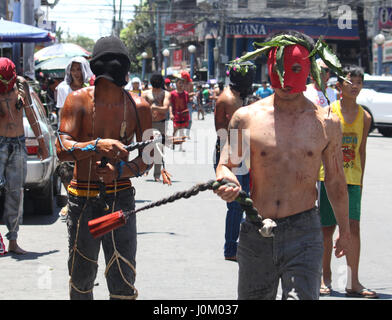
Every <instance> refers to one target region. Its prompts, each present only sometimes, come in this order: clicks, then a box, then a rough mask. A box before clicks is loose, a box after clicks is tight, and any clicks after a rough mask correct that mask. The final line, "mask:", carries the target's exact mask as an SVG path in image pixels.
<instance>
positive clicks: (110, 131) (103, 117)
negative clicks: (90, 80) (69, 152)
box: [60, 87, 146, 181]
mask: <svg viewBox="0 0 392 320" xmlns="http://www.w3.org/2000/svg"><path fill="white" fill-rule="evenodd" d="M124 94H125V93H124ZM71 95H73V97H72V100H70V101H69V102H70V103H71V104H72V106H73V107H72V109H68V110H67V112H71V113H72V115H71V116H70V115H68V116H67V119H69V120H70V121H67V122H65V123H64V124H63V123H62V124H61V128H60V131H61V132H64V133H68V134H69V135H71V136H72V137H73V139H75V141H78V142H86V141H90V140H95V139H97V138H101V139H116V140H120V141H121V137H120V131H121V127H122V126H123V125H122V123H123V121H124V120H125V122H126V128H125V137H126V140H127V141H124V140H123V143H124V144H129V143H131V141H132V138H133V136H134V135H135V134H136V131H137V130H139V129H138V128H137V125H138V124H137V121H136V114H135V109H134V107H133V106H132V103H131V101H130V99H129V98H128V97H125V102H126V105H125V118H124V99H119V101H118V102H117V103H113V104H102V103H100V101H99V99H98V100H97V101H96V103H95V108H94V87H88V88H84V89H80V90H77V91H74V92H73V93H71ZM132 98H133V99H134V101H135V103H136V106H137V107H138V106H140V105H142V100H143V101H144V103H146V102H145V100H144V99H141V98H140V97H138V96H135V95H132ZM64 110H66V109H63V111H64ZM76 146H77V145H76ZM101 158H102V155H99V154H97V155H95V156H93V157H90V158H86V159H82V160H78V161H77V162H76V166H75V171H74V179H77V180H79V181H87V180H90V181H97V180H98V176H97V174H96V172H95V171H96V161H100V160H101ZM123 160H127V159H123ZM90 165H91V168H90Z"/></svg>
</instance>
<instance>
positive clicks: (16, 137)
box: [0, 58, 49, 254]
mask: <svg viewBox="0 0 392 320" xmlns="http://www.w3.org/2000/svg"><path fill="white" fill-rule="evenodd" d="M23 112H25V114H26V117H27V120H28V122H29V124H30V126H31V129H32V130H33V132H34V135H35V136H36V139H37V141H38V156H39V157H40V159H41V160H44V159H46V158H47V157H48V156H49V150H48V146H47V145H46V143H45V140H44V134H45V133H44V132H43V131H42V130H41V127H40V124H39V121H38V118H37V114H36V113H35V110H34V106H33V101H32V99H31V96H30V89H29V86H28V84H27V81H26V80H25V79H24V78H23V77H20V76H17V74H16V69H15V64H14V63H13V62H12V61H11V60H10V59H8V58H0V192H3V193H4V212H3V220H4V223H5V225H6V226H7V229H8V233H7V234H6V235H5V237H6V238H7V239H8V241H9V244H8V251H9V252H13V253H16V254H25V253H27V252H26V251H25V250H23V249H22V248H21V247H19V245H18V243H17V239H18V232H19V226H20V224H21V223H22V219H23V194H24V190H23V187H24V184H25V179H26V174H27V153H26V146H25V136H24V126H23Z"/></svg>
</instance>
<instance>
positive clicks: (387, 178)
mask: <svg viewBox="0 0 392 320" xmlns="http://www.w3.org/2000/svg"><path fill="white" fill-rule="evenodd" d="M193 116H194V118H193V119H194V121H193V129H194V131H193V132H192V135H191V138H192V139H191V140H190V141H188V142H187V143H186V144H185V150H186V152H180V151H174V152H173V151H172V150H169V149H166V150H165V151H166V163H167V169H168V171H169V172H170V173H171V174H172V175H173V178H172V179H173V185H172V186H170V187H169V186H167V185H163V184H162V183H156V182H153V180H152V175H151V174H150V176H148V177H141V178H138V179H134V181H133V183H134V185H135V187H136V190H137V191H136V207H137V208H139V207H140V206H143V205H145V204H148V203H150V202H151V201H155V200H158V199H161V198H163V197H165V196H168V195H171V194H172V193H174V192H177V191H180V190H185V189H188V188H190V187H191V186H193V185H194V184H196V183H200V182H205V181H207V180H209V179H213V178H214V170H213V167H212V150H213V147H214V144H215V133H214V125H213V116H212V114H208V115H207V116H206V120H204V121H201V120H200V121H198V120H197V116H196V114H194V115H193ZM169 130H171V128H170V127H169ZM391 163H392V139H389V138H384V137H382V136H381V135H379V134H378V133H374V134H372V135H371V136H370V137H369V140H368V147H367V163H366V175H365V179H364V183H365V187H364V192H363V201H362V208H363V209H362V220H361V234H362V249H361V262H360V280H361V282H362V283H363V285H365V286H366V287H369V288H371V289H374V290H376V291H377V292H378V293H379V294H380V299H391V298H392V274H391V273H390V272H389V271H390V264H391V261H392V251H391V250H390V243H391V232H390V229H389V228H390V226H391V225H392V224H391V222H392V216H391V214H390V213H391V208H392V197H391V196H390V195H391V190H392V179H391V177H392V167H391V165H390V164H391ZM55 212H56V213H55V215H53V216H49V217H48V216H39V215H38V214H37V213H31V214H26V215H25V217H24V223H23V225H21V227H20V232H19V244H20V245H21V247H22V248H24V249H25V250H27V251H29V253H28V254H26V255H23V256H17V255H12V254H7V255H6V256H2V257H0V266H1V272H0V276H1V280H0V288H1V289H0V300H67V299H68V271H67V258H68V240H67V229H66V224H65V223H64V222H63V221H61V220H60V219H59V217H58V212H59V208H56V210H55ZM225 212H226V206H225V203H224V202H223V201H221V200H220V199H219V198H218V197H216V196H215V195H214V194H213V193H212V192H211V191H205V192H202V193H200V194H199V195H197V196H195V197H192V198H190V199H187V200H179V201H177V202H174V203H170V204H167V205H165V206H163V207H160V208H154V209H151V210H148V211H143V212H140V213H139V214H138V217H137V227H138V249H137V257H136V259H137V265H136V269H137V276H136V283H135V286H136V288H137V289H138V291H139V298H138V299H139V300H232V299H233V300H234V299H236V297H237V293H236V291H237V289H236V287H237V272H238V265H237V263H235V262H228V261H225V260H224V258H223V244H224V226H225ZM0 232H1V233H2V234H3V235H4V234H5V233H6V232H7V230H6V228H5V226H4V225H0ZM5 242H6V243H7V240H5ZM388 248H389V249H388ZM345 266H346V264H345V260H344V259H336V258H334V259H333V283H332V285H333V289H334V292H333V295H332V296H331V297H328V298H322V299H325V300H328V299H342V300H344V299H348V298H346V297H345V296H344V287H345V284H346V282H345V281H346V276H345V274H346V269H345ZM104 270H105V263H104V260H103V254H102V253H101V254H100V258H99V269H98V276H97V279H96V286H95V288H94V297H95V299H102V300H106V299H108V297H109V295H108V291H107V287H106V280H105V278H104ZM278 298H279V297H278Z"/></svg>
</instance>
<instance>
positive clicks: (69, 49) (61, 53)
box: [34, 43, 91, 63]
mask: <svg viewBox="0 0 392 320" xmlns="http://www.w3.org/2000/svg"><path fill="white" fill-rule="evenodd" d="M90 55H91V52H88V51H87V50H86V49H84V48H82V47H81V46H79V45H77V44H74V43H57V44H54V45H51V46H49V47H45V48H43V49H41V50H38V51H37V52H36V53H34V60H35V63H40V62H42V61H44V60H47V59H51V58H58V57H71V58H72V57H76V56H83V57H88V56H90Z"/></svg>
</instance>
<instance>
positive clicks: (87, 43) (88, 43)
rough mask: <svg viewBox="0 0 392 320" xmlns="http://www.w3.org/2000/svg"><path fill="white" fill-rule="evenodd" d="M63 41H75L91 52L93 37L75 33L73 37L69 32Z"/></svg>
mask: <svg viewBox="0 0 392 320" xmlns="http://www.w3.org/2000/svg"><path fill="white" fill-rule="evenodd" d="M64 42H68V43H69V42H70V43H75V44H77V45H79V46H81V47H82V48H84V49H86V50H87V51H90V52H93V48H94V44H95V41H94V40H93V39H90V38H88V37H84V36H81V35H76V36H75V37H71V35H70V34H68V35H67V38H66V40H65V41H64Z"/></svg>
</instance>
